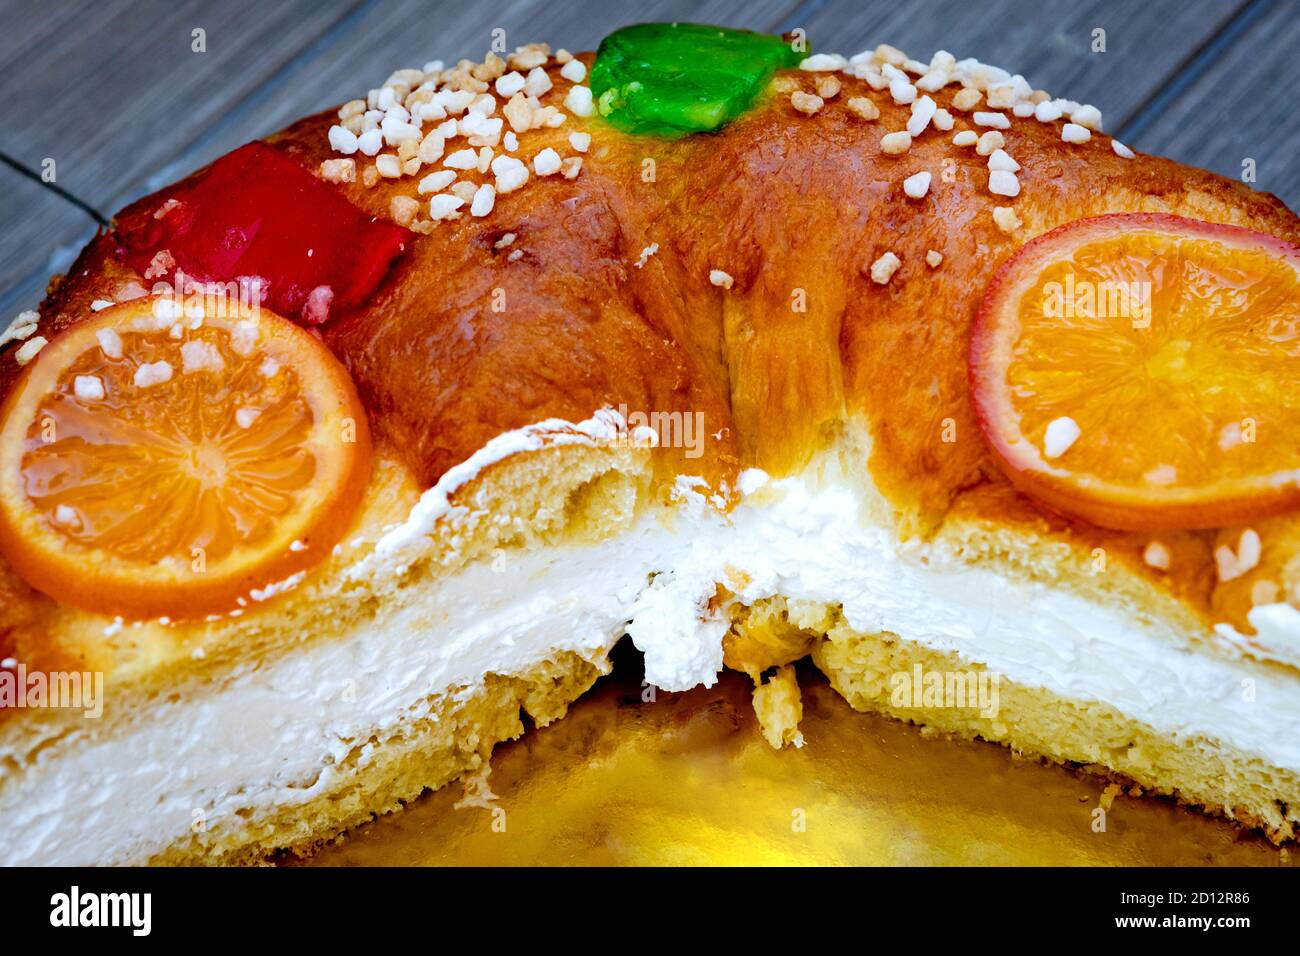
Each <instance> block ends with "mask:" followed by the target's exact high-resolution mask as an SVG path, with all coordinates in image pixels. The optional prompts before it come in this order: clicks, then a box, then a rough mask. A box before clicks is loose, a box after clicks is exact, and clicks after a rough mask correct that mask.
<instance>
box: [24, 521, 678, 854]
mask: <svg viewBox="0 0 1300 956" xmlns="http://www.w3.org/2000/svg"><path fill="white" fill-rule="evenodd" d="M662 540H664V531H663V529H662V528H660V527H659V526H658V525H656V524H653V523H648V524H647V525H646V526H645V527H644V528H642V529H638V530H636V531H634V532H631V533H630V534H629V535H624V536H621V537H619V538H616V539H612V540H609V541H605V542H601V543H599V544H595V545H590V546H586V547H560V548H551V549H547V550H545V551H532V552H519V553H512V554H507V555H506V556H505V557H504V559H502V560H500V561H496V562H483V563H480V564H475V565H472V566H470V567H467V568H465V569H464V570H462V571H460V572H459V573H457V574H454V575H450V576H448V577H447V578H444V579H442V580H441V581H439V583H438V584H437V585H436V587H434V588H428V589H424V592H423V593H422V594H411V593H410V592H409V591H408V592H406V593H405V594H404V596H403V598H402V599H400V601H399V600H394V601H390V602H388V604H387V606H386V607H385V608H384V609H383V610H382V611H381V612H380V615H379V617H378V618H377V619H376V620H374V621H372V622H369V623H368V624H367V625H366V626H365V627H363V628H362V629H360V630H358V631H357V632H355V633H353V634H350V635H345V636H340V637H338V638H334V639H328V640H316V641H311V642H308V643H305V644H304V645H303V646H302V647H300V648H298V649H295V650H293V651H292V652H289V653H287V654H284V655H282V656H280V657H278V658H275V659H274V660H272V661H269V662H261V663H250V664H249V665H248V666H246V667H243V668H241V669H239V670H238V671H236V672H235V673H233V674H230V675H228V676H227V677H226V678H225V679H224V680H223V683H222V685H221V686H220V687H215V688H211V689H209V690H207V691H206V692H203V693H185V694H182V695H180V696H179V698H178V699H176V700H167V699H166V698H163V699H160V700H159V701H158V702H157V703H156V704H155V705H154V706H153V707H152V708H151V709H149V710H148V711H146V712H145V713H144V714H143V715H142V717H141V719H140V720H139V721H137V722H136V723H135V724H134V725H133V726H132V727H131V728H130V729H128V730H125V731H121V730H119V732H117V733H116V734H114V735H112V736H108V737H106V738H105V739H103V740H94V741H87V740H84V739H77V738H76V737H75V736H74V737H70V738H66V739H63V740H61V741H59V742H58V743H56V744H54V745H53V746H50V747H46V748H44V749H42V750H41V751H40V752H39V753H38V754H37V755H36V757H35V759H34V761H33V763H32V764H30V765H29V766H28V767H27V768H25V770H24V771H22V772H20V773H17V774H10V775H8V777H7V779H3V778H0V863H4V864H10V865H19V864H72V865H76V864H94V863H101V864H102V863H121V862H143V861H144V860H146V859H147V858H148V857H150V856H151V855H153V854H155V853H157V852H159V851H161V850H163V849H165V848H166V847H168V846H169V845H171V844H172V843H173V842H175V841H177V840H180V839H182V838H185V837H186V836H187V835H188V834H189V833H190V832H191V828H192V827H199V826H204V827H216V826H218V825H219V824H220V823H222V822H223V821H230V822H234V823H238V822H239V821H238V819H237V816H236V815H238V814H249V813H250V811H251V813H252V815H253V816H257V815H260V813H262V812H264V811H265V810H267V809H268V808H270V807H275V806H292V805H294V804H300V803H305V802H307V801H309V800H312V799H314V798H316V797H318V796H319V795H321V794H322V793H325V792H327V791H329V790H330V789H332V788H333V786H334V785H335V784H336V783H337V781H338V777H339V775H340V774H347V773H351V772H352V769H353V768H355V766H357V765H362V766H364V765H365V764H366V763H367V762H369V761H370V760H372V759H373V758H374V756H375V753H376V746H375V744H374V743H372V742H371V740H372V737H373V738H377V739H378V740H380V741H382V740H383V739H384V737H385V735H386V734H387V733H389V732H390V731H393V732H396V731H399V730H400V728H401V727H402V726H404V725H406V724H408V723H409V722H411V721H415V720H419V719H421V718H423V717H426V716H428V715H429V714H430V713H431V711H432V707H433V702H432V698H433V697H434V696H435V695H439V694H445V693H448V692H450V693H454V694H458V695H460V696H469V695H471V694H472V693H473V692H474V691H475V689H476V688H477V687H479V686H481V684H482V682H483V678H484V675H485V674H489V673H497V674H503V675H510V674H519V673H522V672H525V671H527V670H528V669H529V668H531V667H532V666H534V665H536V664H538V663H540V662H542V661H545V660H548V659H551V658H553V657H554V656H555V655H556V653H557V652H558V651H561V650H568V651H574V652H577V653H579V654H581V655H584V656H586V657H588V658H589V659H595V658H597V657H598V656H600V655H602V654H604V653H605V652H606V651H607V650H608V649H609V648H610V647H612V646H613V644H614V643H615V642H616V641H617V640H618V638H619V637H620V636H621V635H622V633H623V626H624V624H625V623H626V621H627V620H628V619H629V618H630V617H631V615H632V613H633V610H632V609H633V606H634V604H635V601H636V598H637V596H638V594H639V593H640V591H641V590H642V589H643V588H644V586H645V582H646V579H647V577H648V575H649V573H650V572H651V571H652V570H653V569H654V567H655V566H656V560H657V556H658V555H659V554H660V549H659V547H658V544H657V542H661V541H662ZM107 706H108V707H111V706H112V697H111V688H110V696H109V699H108V702H107ZM96 727H97V724H96V722H95V721H87V722H86V733H93V732H94V731H95V730H96ZM380 746H382V743H381V744H380ZM340 767H342V768H343V769H339V768H340Z"/></svg>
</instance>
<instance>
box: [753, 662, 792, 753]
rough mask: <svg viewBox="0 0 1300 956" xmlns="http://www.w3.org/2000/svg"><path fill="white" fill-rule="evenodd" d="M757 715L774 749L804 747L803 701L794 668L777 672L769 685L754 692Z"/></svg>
mask: <svg viewBox="0 0 1300 956" xmlns="http://www.w3.org/2000/svg"><path fill="white" fill-rule="evenodd" d="M754 714H755V715H756V716H757V717H758V725H759V727H760V728H761V729H762V731H763V737H764V738H765V739H766V740H767V742H768V743H769V744H771V745H772V746H773V747H774V748H775V749H777V750H780V749H781V748H782V747H784V746H785V745H786V744H793V745H794V746H796V747H802V746H803V734H802V733H800V732H799V721H800V720H802V719H803V700H802V698H801V697H800V694H799V681H798V680H797V679H796V677H795V672H794V667H793V666H792V665H790V664H786V665H785V666H783V667H781V668H778V670H777V672H776V673H775V674H773V675H772V677H771V678H770V679H769V680H768V681H767V683H765V684H761V685H759V686H756V687H755V688H754Z"/></svg>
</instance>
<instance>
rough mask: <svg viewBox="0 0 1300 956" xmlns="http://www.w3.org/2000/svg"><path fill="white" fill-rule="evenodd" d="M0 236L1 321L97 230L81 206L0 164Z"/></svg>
mask: <svg viewBox="0 0 1300 956" xmlns="http://www.w3.org/2000/svg"><path fill="white" fill-rule="evenodd" d="M0 197H3V221H4V231H3V241H0V327H4V326H6V325H8V323H9V320H10V319H11V318H13V316H14V315H15V314H17V313H18V312H21V311H22V310H23V309H33V308H35V307H36V305H37V304H38V303H39V302H40V300H41V296H42V294H43V293H44V291H45V284H46V282H47V281H48V280H49V277H50V275H51V274H52V273H54V272H61V271H62V270H64V269H66V268H67V267H68V266H69V265H70V264H71V262H72V260H73V258H74V257H75V256H76V254H77V253H78V252H79V251H80V250H81V247H82V246H83V245H85V243H86V242H87V241H88V240H89V239H90V238H91V236H93V235H94V234H95V227H96V225H97V224H96V222H95V220H94V219H93V218H91V216H90V215H88V214H87V213H86V212H85V211H84V210H82V209H81V208H79V207H77V206H75V205H73V204H72V203H70V202H68V201H67V200H65V199H64V198H62V197H61V196H59V195H58V194H57V193H55V192H54V191H53V190H51V189H47V188H46V187H45V186H43V185H41V184H40V183H39V182H35V181H34V180H32V179H31V178H29V177H27V176H25V175H23V174H22V173H19V172H17V171H15V170H13V169H11V168H10V167H9V166H7V165H0Z"/></svg>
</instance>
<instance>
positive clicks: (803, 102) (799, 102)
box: [790, 90, 826, 116]
mask: <svg viewBox="0 0 1300 956" xmlns="http://www.w3.org/2000/svg"><path fill="white" fill-rule="evenodd" d="M790 105H791V106H793V107H794V108H795V109H797V110H798V111H799V112H800V113H806V114H807V115H809V116H812V115H813V114H814V113H816V112H817V111H818V110H820V109H821V108H822V107H823V106H825V105H826V101H825V100H823V99H822V98H821V97H820V96H817V95H816V94H814V93H805V92H804V91H803V90H796V91H795V92H793V93H791V94H790Z"/></svg>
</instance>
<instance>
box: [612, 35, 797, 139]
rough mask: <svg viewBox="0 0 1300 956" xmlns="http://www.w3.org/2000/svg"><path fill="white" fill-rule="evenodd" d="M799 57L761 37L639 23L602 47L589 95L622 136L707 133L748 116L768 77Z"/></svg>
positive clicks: (776, 41) (787, 47)
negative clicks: (744, 115) (748, 110)
mask: <svg viewBox="0 0 1300 956" xmlns="http://www.w3.org/2000/svg"><path fill="white" fill-rule="evenodd" d="M805 56H807V53H806V52H799V51H797V50H796V49H795V48H794V45H793V44H792V43H789V42H787V41H785V40H783V39H782V38H781V37H778V36H769V35H768V34H765V33H752V32H750V31H749V30H728V29H726V28H725V27H711V26H705V25H703V24H699V23H641V24H638V25H636V26H631V27H624V28H623V29H621V30H617V31H615V32H614V33H611V34H610V35H609V36H607V37H605V39H604V40H602V41H601V44H600V49H599V50H597V51H596V62H595V63H594V64H593V65H592V68H591V92H592V95H593V96H594V97H595V100H596V109H597V111H598V112H599V113H600V114H601V115H602V116H604V117H605V118H606V119H608V120H609V122H610V123H612V124H613V125H614V126H617V127H618V128H619V129H621V130H624V131H626V132H629V133H642V134H647V135H654V136H668V137H676V136H684V135H685V134H687V133H705V132H710V131H712V130H716V129H719V128H720V127H721V126H722V125H723V124H725V123H729V122H730V121H731V120H733V119H735V118H736V117H737V116H739V115H740V114H741V113H743V112H745V110H747V109H749V107H750V106H751V105H752V104H753V102H754V99H755V98H756V97H757V96H758V94H759V93H761V92H762V91H763V89H764V87H766V86H767V82H768V80H770V79H771V78H772V74H773V73H775V72H776V71H777V70H778V69H780V68H782V67H790V66H798V64H799V61H801V60H802V59H803V58H804V57H805Z"/></svg>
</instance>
